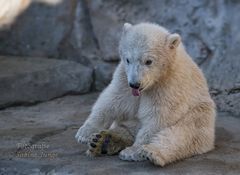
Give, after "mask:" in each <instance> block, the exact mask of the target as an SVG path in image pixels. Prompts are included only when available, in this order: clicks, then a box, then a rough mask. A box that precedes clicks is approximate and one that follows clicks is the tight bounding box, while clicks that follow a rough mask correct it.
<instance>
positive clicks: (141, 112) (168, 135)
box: [76, 23, 215, 166]
mask: <svg viewBox="0 0 240 175" xmlns="http://www.w3.org/2000/svg"><path fill="white" fill-rule="evenodd" d="M119 53H120V57H121V61H120V63H119V65H118V67H117V69H116V71H115V73H114V75H113V79H112V81H111V83H110V84H109V86H108V87H107V88H106V89H105V90H104V91H103V92H102V93H101V95H100V96H99V98H98V100H97V101H96V103H95V104H94V106H93V108H92V111H91V114H90V115H89V117H88V119H87V120H86V121H85V123H84V125H83V126H81V127H80V129H79V130H78V132H77V134H76V139H77V140H78V142H80V143H87V144H88V145H89V150H88V151H87V154H88V155H89V156H100V155H103V154H107V155H113V154H117V153H118V152H120V153H119V157H120V159H122V160H129V161H142V160H149V161H151V162H152V163H154V164H156V165H160V166H164V165H166V164H168V163H171V162H174V161H177V160H180V159H184V158H187V157H191V156H193V155H196V154H202V153H205V152H208V151H210V150H212V149H213V148H214V137H215V133H214V131H215V104H214V102H213V100H212V99H211V97H210V95H209V92H208V87H207V83H206V80H205V78H204V76H203V73H202V72H201V70H200V69H199V68H198V66H197V65H196V64H195V63H194V62H193V60H192V59H191V57H190V56H189V55H188V54H187V52H186V51H185V49H184V46H183V44H182V42H181V37H180V36H179V35H178V34H171V33H170V32H168V31H167V30H166V29H165V28H163V27H161V26H159V25H156V24H151V23H140V24H137V25H131V24H129V23H126V24H125V25H124V27H123V32H122V37H121V40H120V44H119Z"/></svg>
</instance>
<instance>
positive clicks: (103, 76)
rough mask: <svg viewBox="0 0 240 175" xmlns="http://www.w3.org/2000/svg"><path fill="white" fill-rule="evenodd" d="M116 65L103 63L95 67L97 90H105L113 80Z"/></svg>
mask: <svg viewBox="0 0 240 175" xmlns="http://www.w3.org/2000/svg"><path fill="white" fill-rule="evenodd" d="M116 66H117V65H116V64H114V63H112V64H110V63H102V64H98V65H96V67H95V71H94V72H95V73H94V74H95V88H96V90H99V91H101V90H103V89H104V88H105V87H106V86H107V85H108V84H109V83H110V82H111V80H112V75H113V72H114V70H115V68H116Z"/></svg>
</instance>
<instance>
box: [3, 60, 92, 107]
mask: <svg viewBox="0 0 240 175" xmlns="http://www.w3.org/2000/svg"><path fill="white" fill-rule="evenodd" d="M92 73H93V71H92V69H90V68H87V67H84V66H83V65H81V64H78V63H74V62H70V61H60V60H54V59H44V58H19V57H18V58H16V57H0V92H1V93H0V107H6V106H9V105H12V104H19V103H33V102H38V101H46V100H49V99H52V98H54V97H59V96H62V95H64V94H67V93H86V92H88V91H89V90H90V87H91V84H92Z"/></svg>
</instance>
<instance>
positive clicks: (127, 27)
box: [123, 23, 132, 33]
mask: <svg viewBox="0 0 240 175" xmlns="http://www.w3.org/2000/svg"><path fill="white" fill-rule="evenodd" d="M131 27H132V24H130V23H125V24H124V25H123V33H126V32H127V31H128V30H129V29H130V28H131Z"/></svg>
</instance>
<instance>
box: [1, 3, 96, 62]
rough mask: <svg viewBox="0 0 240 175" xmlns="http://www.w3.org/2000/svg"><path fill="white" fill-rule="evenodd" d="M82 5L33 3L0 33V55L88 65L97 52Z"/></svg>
mask: <svg viewBox="0 0 240 175" xmlns="http://www.w3.org/2000/svg"><path fill="white" fill-rule="evenodd" d="M83 1H84V0H80V1H78V0H61V1H59V3H56V4H55V5H52V4H49V3H46V2H47V1H46V2H45V3H44V1H43V2H41V1H40V2H39V1H33V3H31V5H30V6H29V7H28V8H27V9H26V10H25V11H24V12H23V13H22V14H21V15H20V16H18V17H17V19H16V21H15V23H14V24H13V25H11V26H10V28H7V29H3V30H2V31H1V32H0V40H1V44H0V54H1V55H15V56H34V57H55V58H62V59H69V60H74V61H77V62H80V63H84V64H86V65H87V64H90V62H91V61H92V59H93V60H94V59H96V56H97V52H98V49H97V46H96V43H95V40H94V36H93V34H92V32H91V31H92V29H91V23H90V21H89V15H88V14H87V10H86V7H85V3H83Z"/></svg>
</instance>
